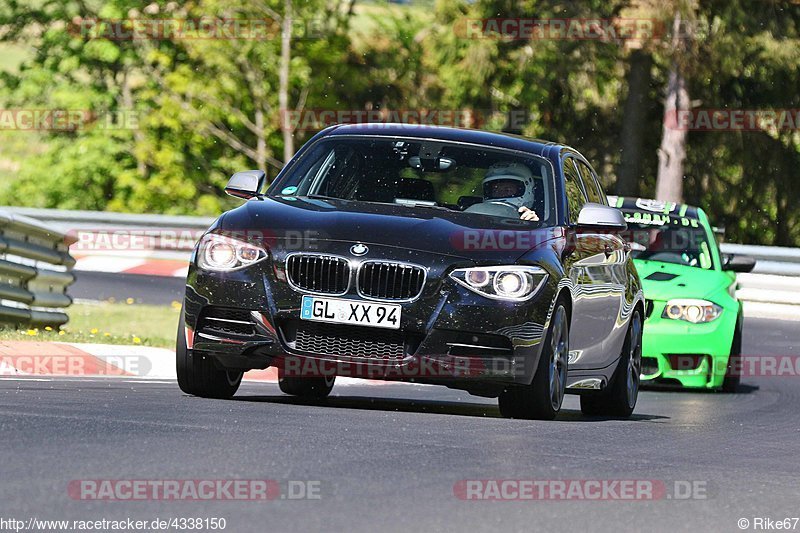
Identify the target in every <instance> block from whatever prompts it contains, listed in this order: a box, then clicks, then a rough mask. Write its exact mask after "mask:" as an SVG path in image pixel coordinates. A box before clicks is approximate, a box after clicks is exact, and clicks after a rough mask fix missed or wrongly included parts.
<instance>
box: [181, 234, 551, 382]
mask: <svg viewBox="0 0 800 533" xmlns="http://www.w3.org/2000/svg"><path fill="white" fill-rule="evenodd" d="M376 248H377V247H371V249H372V250H373V256H372V258H373V259H374V258H375V253H380V252H381V251H382V250H379V249H376ZM383 252H384V253H386V254H387V258H389V257H390V256H388V253H389V252H388V251H383ZM417 262H418V263H422V264H425V265H426V266H428V267H429V270H428V276H427V282H426V284H425V287H424V289H423V292H422V294H421V296H420V297H419V298H418V299H416V300H414V301H412V302H403V303H400V305H401V306H402V316H401V325H400V329H399V330H384V329H378V328H369V327H363V326H345V327H344V328H342V327H339V326H337V327H336V328H329V327H327V325H325V324H322V325H320V323H317V322H310V321H301V320H300V319H299V316H300V306H301V299H302V296H303V294H304V292H302V291H298V290H295V289H293V288H292V287H291V286H290V285H289V283H288V282H287V281H286V272H285V269H284V262H283V261H282V260H281V258H280V257H277V258H270V259H268V260H266V261H264V262H262V263H259V264H257V265H254V266H253V267H250V268H248V269H245V270H240V271H234V272H227V273H213V272H205V271H202V270H199V269H197V268H195V267H194V266H192V267H191V268H190V272H189V276H188V279H187V290H186V300H185V305H184V310H185V318H186V327H187V340H188V345H189V346H190V348H191V349H192V350H194V351H196V352H203V353H208V354H210V355H212V356H213V357H214V358H215V359H216V360H217V361H218V362H219V364H220V365H222V366H224V367H226V368H231V369H241V370H249V369H257V368H266V367H268V366H283V367H284V370H285V371H289V370H290V368H291V369H294V371H298V372H301V373H303V374H306V373H308V374H309V375H318V374H326V375H327V374H329V373H336V374H337V375H351V376H355V377H369V378H381V379H397V380H405V381H415V382H424V383H437V384H444V385H448V386H453V387H456V388H467V390H470V391H471V392H473V389H474V392H475V393H480V388H481V384H485V385H486V386H487V388H488V392H487V394H493V393H495V392H496V390H494V389H493V385H498V384H499V385H502V384H503V383H505V384H507V383H529V382H530V381H531V379H532V377H533V373H534V370H535V368H536V365H537V363H538V358H539V355H540V352H541V347H542V339H543V336H544V332H545V331H546V326H547V324H546V322H547V318H548V316H549V312H550V307H551V305H552V301H553V300H554V297H555V286H554V284H552V283H550V282H549V280H548V283H546V284H545V286H544V287H542V289H541V290H540V292H539V293H538V294H537V295H536V296H535V297H534V298H533V299H531V300H530V301H527V302H522V303H512V302H502V301H496V300H490V299H488V298H484V297H482V296H480V295H477V294H474V293H472V292H471V291H469V290H467V289H465V288H463V287H460V286H459V285H458V284H456V283H455V282H453V281H452V280H450V279H449V278H448V277H447V273H448V272H449V271H450V270H451V269H452V268H457V267H460V266H469V264H464V265H460V264H455V265H454V264H452V263H453V258H447V257H446V256H431V257H429V258H427V260H426V261H425V262H424V263H423V262H422V261H420V260H419V258H417ZM336 298H342V299H349V300H353V301H359V302H365V300H363V299H362V298H361V297H360V296H358V295H357V294H356V291H355V290H350V291H348V293H347V294H345V295H342V296H336ZM387 303H389V302H387ZM392 303H393V302H392ZM209 313H211V314H213V313H223V314H222V315H219V317H222V318H219V317H217V321H214V320H209V316H211V315H210V314H209ZM224 313H233V314H231V315H225V314H224ZM225 316H230V317H233V318H234V319H235V320H233V321H232V322H228V323H226V322H222V321H221V320H229V319H226V318H224V317H225ZM241 322H250V323H251V326H249V327H245V326H244V325H242V324H241ZM228 325H230V326H231V327H228ZM210 326H213V327H210ZM337 328H338V329H337ZM337 331H338V332H339V333H337ZM342 332H343V333H342ZM309 335H311V336H314V335H316V336H315V337H313V338H312V340H313V342H312V343H309V342H307V339H308V338H309ZM331 335H333V337H331ZM336 335H342V336H343V337H340V338H335V337H336ZM301 336H302V337H301ZM344 337H346V341H347V342H340V341H341V339H342V338H344ZM375 342H378V343H384V344H386V343H389V344H392V346H393V350H394V352H393V354H394V355H393V356H392V357H386V356H381V355H380V354H376V353H371V352H372V351H373V349H374V347H375V344H374V343H375ZM301 344H302V346H301ZM340 345H345V346H346V349H345V348H341V349H337V347H338V346H340ZM309 346H313V348H309ZM298 360H302V361H303V363H300V364H298ZM309 362H310V363H312V364H309ZM465 382H469V383H470V385H469V386H464V385H463V384H464V383H465Z"/></svg>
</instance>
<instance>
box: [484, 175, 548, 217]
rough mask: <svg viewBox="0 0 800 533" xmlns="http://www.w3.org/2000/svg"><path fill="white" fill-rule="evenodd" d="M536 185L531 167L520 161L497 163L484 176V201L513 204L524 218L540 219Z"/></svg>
mask: <svg viewBox="0 0 800 533" xmlns="http://www.w3.org/2000/svg"><path fill="white" fill-rule="evenodd" d="M534 198H535V187H534V180H533V174H532V173H531V171H530V169H529V168H528V167H527V166H525V165H523V164H520V163H497V164H494V165H492V166H491V167H489V170H488V172H487V173H486V177H485V178H483V201H484V202H487V203H488V202H496V203H503V204H508V205H511V206H512V207H515V208H516V209H517V212H518V213H519V218H521V219H522V220H534V221H535V220H539V216H538V215H537V214H536V212H535V211H534V210H533V209H531V208H530V207H529V206H532V205H533V201H534Z"/></svg>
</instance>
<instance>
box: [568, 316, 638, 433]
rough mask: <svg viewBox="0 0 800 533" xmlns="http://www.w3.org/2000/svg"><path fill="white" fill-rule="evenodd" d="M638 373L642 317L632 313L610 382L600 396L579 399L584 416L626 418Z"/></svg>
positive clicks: (631, 407)
mask: <svg viewBox="0 0 800 533" xmlns="http://www.w3.org/2000/svg"><path fill="white" fill-rule="evenodd" d="M641 373H642V317H641V314H640V313H639V310H638V309H637V310H635V311H634V312H633V316H632V317H631V322H630V326H628V333H627V335H626V336H625V344H623V346H622V354H620V358H619V363H618V364H617V368H616V370H615V371H614V375H613V376H612V377H611V382H610V383H609V385H608V387H606V388H605V389H604V390H603V391H602V392H596V393H589V394H584V395H582V396H581V412H583V414H585V415H594V416H615V417H622V418H628V417H629V416H631V415H632V414H633V410H634V409H635V408H636V400H637V399H638V397H639V385H640V380H641Z"/></svg>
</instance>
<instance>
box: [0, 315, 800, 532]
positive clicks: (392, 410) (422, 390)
mask: <svg viewBox="0 0 800 533" xmlns="http://www.w3.org/2000/svg"><path fill="white" fill-rule="evenodd" d="M744 352H745V353H746V354H765V355H766V354H777V355H790V354H793V355H798V354H799V353H800V331H798V325H797V323H789V322H779V321H763V320H757V319H752V320H748V321H747V323H746V330H745V339H744ZM0 434H1V435H2V437H0V438H1V439H2V440H1V441H0V442H2V448H0V449H1V450H2V454H0V461H2V462H1V463H0V518H6V519H7V518H16V519H20V520H27V519H28V518H30V517H37V518H40V519H48V518H49V519H70V520H72V519H74V520H88V519H103V518H105V519H125V518H138V519H143V520H151V519H153V518H164V519H166V518H170V517H203V518H210V517H224V518H226V519H227V531H317V530H319V531H376V530H379V531H408V530H411V531H440V530H448V531H450V530H456V531H683V530H686V531H740V530H741V529H740V528H739V527H738V525H737V523H738V521H739V519H740V518H747V519H748V520H749V521H750V527H749V528H747V529H745V530H753V529H752V526H753V524H754V518H759V517H763V518H772V519H779V518H780V519H782V518H786V517H797V516H798V515H800V483H798V481H800V461H798V457H800V377H796V376H795V377H758V378H752V377H751V378H746V379H745V380H744V386H743V387H742V391H741V392H740V393H737V394H732V395H731V394H721V393H719V394H715V393H687V392H671V391H668V392H665V391H647V392H644V393H643V394H642V395H641V396H640V399H639V405H638V406H637V408H636V413H635V416H634V417H633V419H631V420H613V419H599V418H587V417H583V416H582V415H581V414H580V411H579V410H578V404H577V399H576V397H568V399H567V401H566V405H565V411H564V412H563V413H562V416H561V417H560V419H559V420H558V421H555V422H538V421H521V420H507V419H502V418H500V417H499V413H498V410H497V408H496V406H495V402H494V401H493V400H488V399H482V398H477V397H472V396H468V395H466V394H464V393H460V392H457V391H451V390H449V389H445V388H438V387H424V386H415V385H401V384H392V385H372V384H364V385H348V386H337V387H336V388H334V391H333V395H332V397H331V398H329V399H328V400H327V401H324V402H322V403H317V404H314V403H304V402H301V401H298V400H295V399H291V398H289V397H287V396H283V395H282V394H281V393H280V392H279V390H278V388H277V386H276V385H273V384H264V383H248V384H245V385H244V386H243V387H242V389H241V390H240V392H239V393H238V394H237V396H236V397H235V398H234V399H233V400H230V401H220V400H206V399H200V398H194V397H189V396H185V395H183V394H182V393H181V392H180V391H179V390H178V388H177V387H176V385H175V384H173V383H169V382H138V381H133V380H120V379H116V380H110V379H109V380H83V379H58V380H53V381H48V380H33V379H2V380H0ZM230 478H236V479H254V478H260V479H272V480H278V481H287V480H294V481H299V480H313V481H320V496H321V499H318V500H303V501H290V500H283V499H275V500H272V501H261V502H230V501H227V502H226V501H214V502H190V501H180V502H169V501H144V502H101V501H80V500H74V499H71V498H70V497H69V495H68V491H67V487H68V484H69V482H70V481H71V480H81V479H112V480H119V479H139V480H146V479H159V480H163V479H230ZM467 479H479V480H480V479H539V480H585V479H594V480H612V479H617V480H619V479H628V480H661V481H664V482H666V486H667V487H670V488H671V487H674V484H673V483H672V482H673V481H676V480H677V481H698V482H701V483H702V485H701V486H703V487H705V489H706V494H705V496H706V497H705V499H690V500H676V499H674V498H673V499H669V498H663V499H659V500H655V501H654V500H642V501H618V500H612V501H463V500H460V499H458V498H456V497H455V496H454V491H453V487H454V485H455V484H456V483H458V482H459V481H460V480H467ZM797 528H798V529H800V524H798V525H797Z"/></svg>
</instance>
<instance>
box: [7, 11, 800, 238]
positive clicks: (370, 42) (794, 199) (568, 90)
mask: <svg viewBox="0 0 800 533" xmlns="http://www.w3.org/2000/svg"><path fill="white" fill-rule="evenodd" d="M287 4H288V3H287V2H286V1H285V0H267V1H266V2H262V1H258V0H232V1H223V0H198V1H196V2H192V3H175V2H169V3H168V2H152V0H105V1H103V0H93V1H89V2H85V1H82V0H37V1H36V2H18V1H16V0H12V1H10V2H6V3H4V4H2V5H0V27H2V28H3V30H2V31H0V104H2V105H0V107H2V108H6V109H34V108H44V109H55V108H60V109H82V110H89V111H91V112H92V113H94V114H95V115H97V116H98V117H101V118H102V119H105V118H107V117H108V116H111V117H115V116H117V114H119V113H122V114H123V115H124V116H126V117H128V118H130V120H128V121H122V122H123V123H122V124H120V123H119V122H120V121H112V122H113V123H112V124H110V125H109V124H108V123H107V122H104V121H103V120H101V121H100V122H99V123H95V124H92V125H89V126H86V127H81V128H78V129H77V130H75V131H67V132H64V131H51V132H48V131H45V132H2V131H0V180H2V183H0V202H2V203H16V204H26V205H37V206H48V207H61V208H68V209H69V208H75V209H97V210H110V211H132V212H160V213H170V214H178V213H189V214H191V213H197V214H204V215H212V214H216V213H218V212H219V211H220V210H223V209H226V208H228V207H231V206H232V205H235V202H234V201H233V200H231V199H229V198H227V197H226V196H224V194H223V193H222V187H223V186H224V183H225V181H226V179H227V177H228V176H229V175H230V174H232V173H233V172H235V171H237V170H241V169H244V168H255V167H259V166H261V167H263V168H264V169H265V170H266V171H267V172H268V175H269V176H270V177H274V176H275V175H276V173H277V172H278V170H279V168H280V167H281V165H282V163H283V161H282V159H283V151H284V137H283V132H282V131H281V119H282V113H281V109H280V105H279V101H278V90H279V69H280V54H281V41H280V35H279V23H280V20H281V19H282V17H284V16H285V15H286V6H287ZM291 5H292V15H293V17H294V19H295V24H294V26H293V27H294V31H293V39H292V43H291V57H292V59H291V64H290V71H289V78H288V84H289V87H288V100H289V109H290V110H303V109H305V110H311V111H316V110H331V109H332V110H364V109H369V110H373V109H384V110H394V111H400V110H403V111H408V110H411V111H419V112H424V111H426V110H428V111H430V110H443V111H456V112H461V113H464V112H468V111H472V112H474V113H476V114H477V116H479V117H481V118H482V119H483V121H482V122H481V123H480V124H479V125H480V126H481V127H485V128H489V129H498V130H505V131H508V132H512V133H519V134H523V135H528V136H532V137H540V138H547V139H552V140H557V141H564V142H567V143H569V144H572V145H574V146H575V147H576V148H578V149H580V150H581V151H582V152H583V153H584V154H585V155H586V156H587V157H588V158H589V159H590V160H591V161H592V162H593V164H594V166H595V168H596V169H597V170H598V172H599V173H600V175H601V179H602V180H603V182H604V185H605V186H606V187H607V188H609V189H610V188H611V187H612V186H613V184H614V182H615V169H616V168H617V167H618V165H619V162H620V150H621V141H620V136H619V132H620V130H621V129H622V125H623V124H624V123H625V121H626V120H629V118H628V117H625V116H624V115H623V111H622V110H623V107H624V102H625V98H626V96H627V93H628V91H627V87H626V83H625V80H626V78H625V75H626V72H627V68H628V63H627V61H628V57H629V55H630V53H631V50H632V49H633V48H635V47H642V49H643V50H645V51H646V52H647V53H648V54H649V55H651V56H652V57H653V60H654V61H653V68H652V71H651V72H650V77H651V84H650V88H649V90H648V91H647V94H645V95H642V96H643V98H644V99H645V100H646V102H647V106H646V113H645V116H644V117H643V118H642V120H644V122H645V124H644V128H643V130H644V132H645V133H644V137H643V138H642V139H641V143H642V146H643V153H644V158H643V161H642V165H643V167H644V168H645V169H646V176H647V178H645V179H644V180H643V181H642V182H641V183H639V186H638V188H639V192H640V194H642V195H644V196H647V195H652V194H653V192H654V187H655V174H656V169H657V164H658V159H657V157H658V155H657V148H658V146H659V141H660V138H661V134H662V118H663V102H662V99H663V94H664V87H665V85H666V79H667V73H668V70H669V68H670V65H671V63H672V61H673V59H674V58H675V57H678V56H677V55H676V54H677V52H676V47H675V46H674V45H673V44H674V43H672V42H671V40H670V39H669V34H668V32H667V34H666V35H664V36H662V37H663V38H655V39H652V40H644V42H638V43H631V42H615V41H610V42H609V41H598V40H570V39H563V40H548V39H544V40H542V39H533V40H527V41H526V40H514V39H499V38H465V34H464V24H465V21H466V20H475V19H483V18H494V17H496V18H506V19H507V18H515V17H520V18H528V19H565V18H570V17H573V18H582V19H587V18H599V19H614V18H625V17H642V18H651V19H654V20H656V21H657V22H660V23H664V24H666V26H667V27H669V21H670V20H671V18H672V14H673V13H674V11H675V9H681V10H682V12H684V13H686V19H687V20H688V21H689V23H690V24H691V27H692V29H693V35H694V37H693V39H692V40H691V41H687V42H681V46H683V44H689V45H690V46H686V47H685V50H684V53H683V54H682V55H681V56H680V61H681V67H682V68H683V69H684V71H685V74H686V77H687V79H688V85H689V87H688V89H689V94H690V96H691V99H692V101H693V105H695V106H696V107H701V108H705V109H714V108H716V109H800V101H798V100H800V93H798V91H797V90H796V88H797V87H798V86H800V35H799V32H800V4H797V2H793V1H792V0H771V1H770V2H763V1H760V0H707V1H703V2H699V1H695V0H674V1H668V2H656V1H655V0H610V1H609V0H588V1H585V2H557V1H554V0H478V1H474V2H472V1H467V0H436V2H434V1H433V0H430V1H428V0H426V1H417V2H412V3H411V5H409V6H397V5H390V4H387V3H385V2H380V1H375V2H365V3H361V2H359V3H354V2H352V0H308V1H301V0H294V2H291ZM198 17H206V18H208V17H220V18H227V19H231V18H234V19H240V20H254V19H270V20H272V21H273V22H274V24H273V25H272V26H270V28H271V30H272V33H271V35H270V36H269V38H265V39H210V40H209V39H205V40H203V39H179V38H171V39H167V38H164V39H155V40H148V39H143V40H112V39H103V38H88V37H87V35H85V34H82V33H81V32H80V31H76V28H79V26H75V24H80V21H81V18H83V19H93V18H122V19H126V18H146V19H177V20H192V19H194V18H198ZM313 133H314V132H313V131H305V130H298V131H295V132H294V134H293V137H294V141H295V146H296V147H297V146H300V145H301V144H302V142H304V141H305V140H307V139H308V138H309V137H310V136H311V135H312V134H313ZM26 136H27V137H26ZM24 138H27V139H29V141H28V142H27V143H26V142H25V141H24V140H21V139H24ZM687 153H688V158H687V161H686V164H685V174H686V177H685V183H684V195H685V200H686V201H687V202H689V203H693V204H697V205H701V206H703V207H704V208H705V209H706V210H707V211H708V212H709V215H710V217H711V219H712V221H713V222H714V223H716V224H718V225H724V226H726V228H727V233H728V239H729V240H736V241H739V242H753V243H765V244H783V245H790V244H795V245H796V244H798V243H800V224H798V223H797V220H798V214H799V213H798V210H800V202H798V199H800V184H798V180H797V177H798V171H797V169H798V168H800V134H799V133H798V132H797V131H772V132H770V131H763V132H727V133H720V132H690V133H689V136H688V143H687Z"/></svg>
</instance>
